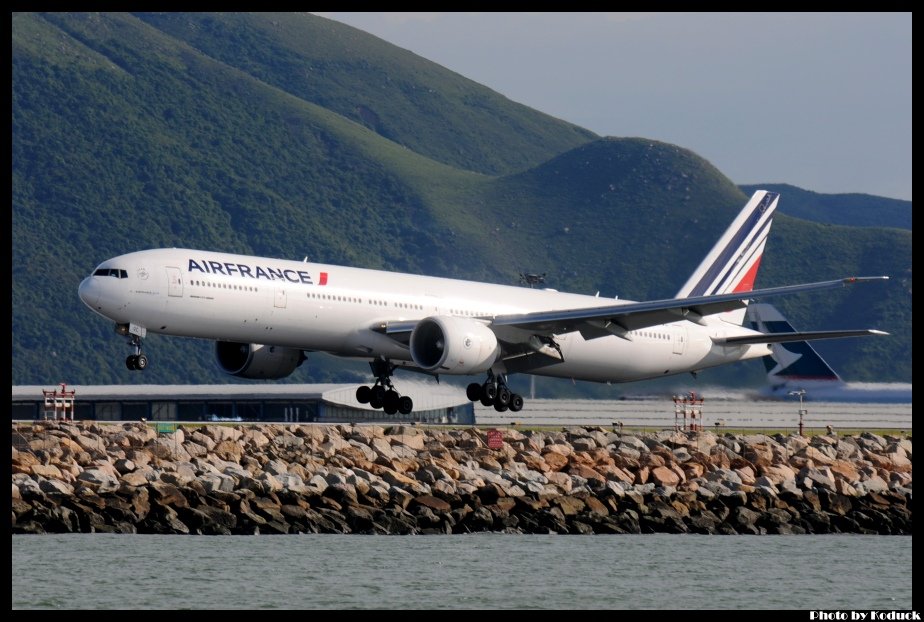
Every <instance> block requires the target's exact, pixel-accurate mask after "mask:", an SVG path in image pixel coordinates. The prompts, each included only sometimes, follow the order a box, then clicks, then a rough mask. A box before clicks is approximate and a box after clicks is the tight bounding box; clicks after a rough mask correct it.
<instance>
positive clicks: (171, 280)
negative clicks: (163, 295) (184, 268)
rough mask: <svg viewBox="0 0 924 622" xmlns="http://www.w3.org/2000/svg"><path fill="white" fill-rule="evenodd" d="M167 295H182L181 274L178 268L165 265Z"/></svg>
mask: <svg viewBox="0 0 924 622" xmlns="http://www.w3.org/2000/svg"><path fill="white" fill-rule="evenodd" d="M167 295H168V296H182V295H183V274H182V273H181V272H180V269H179V268H173V267H167Z"/></svg>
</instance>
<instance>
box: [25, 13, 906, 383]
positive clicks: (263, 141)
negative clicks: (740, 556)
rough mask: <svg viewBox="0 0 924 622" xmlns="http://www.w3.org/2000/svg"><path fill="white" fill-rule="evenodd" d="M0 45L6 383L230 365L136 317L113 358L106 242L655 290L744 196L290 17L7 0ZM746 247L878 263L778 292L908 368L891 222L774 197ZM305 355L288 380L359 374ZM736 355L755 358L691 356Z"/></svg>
mask: <svg viewBox="0 0 924 622" xmlns="http://www.w3.org/2000/svg"><path fill="white" fill-rule="evenodd" d="M12 50H13V53H12V74H13V76H12V78H13V79H12V86H13V88H12V106H13V115H12V121H13V125H12V137H13V140H12V154H13V173H12V188H13V196H12V204H13V217H12V229H13V231H12V259H13V296H12V298H13V300H12V302H13V318H12V360H13V373H12V382H13V384H54V383H55V382H58V381H67V382H70V383H88V384H96V383H120V384H121V383H139V382H144V383H204V382H223V381H237V380H236V379H233V378H228V377H226V376H224V375H222V374H221V373H220V372H219V371H218V370H217V368H216V367H215V365H214V364H213V362H212V346H211V344H209V343H205V342H197V341H193V340H187V339H178V338H164V337H160V336H152V337H150V338H149V339H148V340H147V349H148V352H149V354H150V356H151V360H152V365H151V367H150V368H149V369H148V370H147V371H145V372H144V373H143V374H138V373H129V372H128V370H126V369H125V367H124V364H123V361H124V358H125V356H126V355H127V353H128V349H127V348H126V347H125V345H124V344H123V343H122V339H121V338H120V337H118V336H117V335H115V334H114V333H113V331H112V327H111V326H110V325H109V323H108V322H106V321H104V320H102V319H101V318H99V317H96V316H94V315H93V314H92V313H91V312H90V311H89V310H87V309H86V308H84V307H83V305H82V303H80V301H79V300H78V298H77V295H76V288H77V285H78V283H79V282H80V279H81V278H83V277H84V276H85V275H87V274H88V273H89V272H90V271H91V270H92V269H93V268H94V267H95V266H96V265H97V264H98V263H99V262H100V261H102V260H103V259H106V258H109V257H112V256H115V255H118V254H121V253H125V252H130V251H134V250H140V249H143V248H152V247H162V246H177V247H182V246H188V247H193V248H204V249H214V250H221V251H228V252H242V253H252V254H257V255H266V256H274V257H283V258H298V259H300V258H302V257H304V256H306V255H307V256H308V257H309V258H311V259H312V260H315V261H319V262H328V263H344V264H351V265H357V266H362V267H369V268H381V269H392V270H401V271H409V272H415V273H421V274H432V275H438V276H450V277H458V278H470V279H478V280H487V281H493V282H500V283H515V282H516V280H517V274H518V272H519V271H522V270H530V271H538V272H547V273H548V275H549V276H548V285H549V286H550V287H554V288H557V289H561V290H568V291H576V292H587V293H591V294H592V293H594V292H596V291H598V290H599V291H600V293H601V296H612V295H616V294H618V295H620V296H621V297H623V298H630V299H647V298H656V297H669V296H672V295H673V294H674V292H675V291H676V290H677V289H678V288H679V286H680V285H681V284H682V283H683V281H684V280H685V278H686V276H687V275H688V274H689V272H690V271H691V270H692V269H693V268H694V267H695V265H696V264H697V263H698V262H699V261H700V259H701V257H702V256H703V254H704V253H705V252H706V250H708V248H709V247H710V246H711V245H712V244H713V242H714V241H715V239H716V238H717V237H718V236H719V235H720V233H721V232H722V231H723V230H724V228H725V227H726V226H727V225H728V224H729V222H730V221H731V219H732V218H733V217H734V215H735V214H736V213H737V211H738V210H739V209H740V207H741V205H742V204H743V202H744V201H745V200H746V197H745V195H744V194H743V193H742V192H741V191H740V190H739V189H738V188H736V187H735V186H734V184H732V183H731V181H729V180H728V179H727V178H725V177H724V176H723V175H722V174H721V173H720V172H719V171H718V170H716V169H715V168H714V167H712V166H711V165H710V164H709V163H708V162H706V161H704V160H703V159H701V158H699V157H698V156H696V155H695V154H693V153H691V152H689V151H687V150H684V149H681V148H679V147H676V146H673V145H668V144H664V143H658V142H655V141H651V140H645V139H600V138H597V137H595V136H594V135H593V134H591V133H590V132H587V131H586V130H582V129H581V128H577V127H575V126H573V125H570V124H567V123H564V122H562V121H560V120H557V119H553V118H551V117H548V116H547V115H543V114H541V113H539V112H537V111H535V110H532V109H529V108H526V107H524V106H521V105H519V104H516V103H514V102H510V101H509V100H506V99H505V98H504V97H502V96H500V95H498V94H497V93H494V92H492V91H490V90H489V89H486V88H484V87H481V86H479V85H477V84H475V83H473V82H471V81H469V80H467V79H465V78H463V77H461V76H459V75H457V74H454V73H452V72H450V71H448V70H445V69H443V68H441V67H439V66H437V65H435V64H433V63H430V62H428V61H426V60H424V59H421V58H420V57H418V56H415V55H414V54H411V53H410V52H407V51H404V50H400V49H398V48H396V47H394V46H391V45H389V44H386V43H384V42H383V41H381V40H378V39H376V38H374V37H371V36H369V35H366V34H364V33H362V32H360V31H357V30H355V29H352V28H350V27H347V26H344V25H341V24H338V23H336V22H332V21H329V20H325V19H322V18H319V17H314V16H310V15H265V14H264V15H258V16H249V15H238V14H231V15H215V14H208V15H196V14H170V15H156V16H152V15H142V16H133V15H125V14H102V15H97V14H74V15H66V14H49V15H39V14H19V15H14V16H13V19H12ZM782 201H783V204H785V201H786V195H785V194H784V196H783V199H782ZM784 211H785V210H784ZM763 265H764V267H763V270H762V273H761V275H760V278H759V280H758V285H759V286H771V285H782V284H788V283H795V282H801V281H806V280H808V281H810V280H824V279H829V278H837V277H841V276H846V275H850V274H890V275H892V276H893V279H894V280H893V281H892V282H891V283H889V284H888V285H883V284H875V285H870V286H865V287H858V288H854V289H853V290H849V291H844V292H836V293H834V294H824V293H823V294H816V295H806V296H800V297H796V298H793V299H790V300H786V301H783V302H781V304H780V306H781V307H782V308H783V309H784V311H785V312H787V313H788V314H791V319H792V321H793V323H794V324H795V325H796V326H797V327H799V328H805V329H810V328H820V327H842V326H852V327H855V326H860V327H865V326H875V327H878V328H882V329H884V330H888V331H890V332H892V333H893V335H894V337H892V338H883V339H867V340H864V341H862V342H858V341H850V342H842V343H838V344H826V346H827V347H826V348H824V349H823V354H825V355H827V356H828V358H829V360H830V362H831V363H832V364H833V365H834V366H835V367H837V368H838V369H839V371H842V372H843V374H844V375H845V377H847V378H849V379H856V380H861V379H862V380H879V381H884V380H895V381H910V379H911V355H910V343H911V232H910V231H904V230H899V229H881V228H864V229H860V228H850V227H838V226H832V225H826V224H818V223H811V222H804V221H796V220H794V219H792V218H787V217H784V216H780V217H778V218H777V220H776V221H775V224H774V234H773V235H772V236H771V238H770V242H769V243H768V246H767V252H766V254H765V256H764V264H763ZM820 349H822V348H820ZM317 358H318V357H316V356H313V357H310V358H309V363H308V364H307V365H306V366H304V367H303V369H302V370H300V371H298V372H297V373H296V374H294V375H293V377H292V380H295V381H299V382H306V381H329V380H355V379H358V378H360V377H365V375H366V368H365V366H364V365H362V364H355V363H351V364H346V363H340V362H331V361H329V360H327V361H325V362H324V364H323V366H322V367H318V366H317V365H314V364H313V363H314V362H315V360H316V359H317ZM306 369H307V372H306V371H305V370H306ZM723 374H724V375H723ZM760 377H762V366H760V365H759V364H756V363H755V364H752V365H746V366H742V367H740V368H731V369H730V370H726V371H724V372H718V371H715V372H707V373H706V374H704V375H703V378H705V380H706V381H719V380H725V381H729V382H741V381H744V380H748V381H754V380H757V379H759V378H760ZM541 383H542V384H541V385H540V386H541V387H542V388H543V390H555V391H557V390H559V389H558V387H561V390H566V389H568V387H570V386H571V384H570V383H555V382H552V381H548V380H542V381H541ZM584 386H590V385H584ZM592 390H593V391H595V392H597V393H598V394H600V395H608V396H613V395H616V394H618V393H619V392H620V391H621V390H622V389H620V388H607V387H599V388H594V389H592Z"/></svg>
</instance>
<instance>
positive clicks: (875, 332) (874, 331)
mask: <svg viewBox="0 0 924 622" xmlns="http://www.w3.org/2000/svg"><path fill="white" fill-rule="evenodd" d="M869 334H870V335H885V336H888V335H889V333H887V332H885V331H884V330H876V329H875V328H871V329H870V330H869Z"/></svg>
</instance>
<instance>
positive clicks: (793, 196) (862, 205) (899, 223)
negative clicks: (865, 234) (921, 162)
mask: <svg viewBox="0 0 924 622" xmlns="http://www.w3.org/2000/svg"><path fill="white" fill-rule="evenodd" d="M741 189H742V190H744V191H745V192H746V193H748V194H751V193H753V192H754V191H755V190H758V189H763V190H773V191H774V192H779V193H780V194H782V195H783V196H784V197H786V200H785V201H784V202H781V203H780V211H782V212H783V213H784V214H789V215H790V216H795V217H796V218H802V219H804V220H813V221H815V222H825V223H830V224H832V225H848V226H851V227H897V228H899V229H908V230H909V231H910V230H911V201H901V200H899V199H889V198H886V197H877V196H872V195H869V194H856V193H854V194H821V193H818V192H812V191H811V190H803V189H802V188H798V187H796V186H791V185H789V184H754V185H745V186H741Z"/></svg>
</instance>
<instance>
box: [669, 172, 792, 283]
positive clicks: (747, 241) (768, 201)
mask: <svg viewBox="0 0 924 622" xmlns="http://www.w3.org/2000/svg"><path fill="white" fill-rule="evenodd" d="M779 197H780V195H779V193H776V192H768V191H766V190H758V191H757V192H755V193H754V195H753V196H752V197H751V200H750V201H748V203H747V205H745V206H744V209H742V210H741V213H740V214H738V217H737V218H735V220H734V222H732V224H731V226H730V227H729V228H728V229H727V230H726V231H725V233H724V234H722V237H721V238H719V241H718V242H717V243H716V245H715V246H713V247H712V250H710V251H709V254H708V255H706V258H705V259H703V261H702V263H700V265H699V267H697V269H696V270H695V271H694V272H693V274H692V275H691V276H690V278H689V279H688V280H687V282H686V283H685V284H684V285H683V287H681V288H680V291H679V292H677V295H676V296H675V298H689V297H692V296H711V295H714V294H730V293H736V292H749V291H751V290H752V289H754V280H755V279H756V278H757V269H758V268H759V267H760V259H761V256H762V255H763V252H764V245H765V244H766V243H767V236H768V235H769V234H770V224H771V222H772V220H773V212H774V211H775V210H776V206H777V203H778V201H779Z"/></svg>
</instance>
